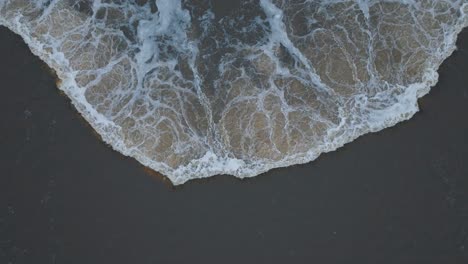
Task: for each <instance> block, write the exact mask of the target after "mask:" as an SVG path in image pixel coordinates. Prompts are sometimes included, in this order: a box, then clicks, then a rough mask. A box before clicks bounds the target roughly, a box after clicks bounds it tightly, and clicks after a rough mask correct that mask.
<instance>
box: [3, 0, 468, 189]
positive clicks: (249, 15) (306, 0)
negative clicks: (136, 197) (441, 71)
mask: <svg viewBox="0 0 468 264" xmlns="http://www.w3.org/2000/svg"><path fill="white" fill-rule="evenodd" d="M221 2H224V4H226V5H234V6H233V7H228V8H224V9H223V10H222V11H219V10H221V9H220V8H218V7H219V6H220V5H222V4H223V3H221ZM229 2H230V1H224V0H133V1H122V0H95V1H93V0H34V1H33V0H0V24H1V25H4V26H6V27H8V28H10V29H11V30H12V31H14V32H16V33H18V34H19V35H21V36H22V37H23V39H24V40H25V42H26V43H27V44H28V45H29V47H30V48H31V50H32V51H33V53H35V54H36V55H38V56H39V57H40V58H41V59H42V60H44V61H45V62H46V63H47V64H48V65H49V66H50V67H51V68H53V69H54V70H55V71H56V72H57V75H58V77H59V78H60V79H61V83H60V84H59V88H60V89H61V90H63V91H64V92H65V93H66V94H67V95H68V96H69V97H70V98H71V100H72V102H73V104H74V105H75V106H76V108H77V109H78V111H79V112H80V113H81V114H82V115H83V116H84V117H85V119H86V120H87V121H88V122H89V123H90V124H91V125H92V126H93V128H94V129H95V130H96V131H97V132H98V133H99V134H100V135H101V136H102V138H103V140H104V141H105V142H107V143H109V144H110V145H111V146H112V147H113V148H114V149H116V150H118V151H119V152H121V153H123V154H124V155H128V156H131V157H134V158H136V159H137V160H138V161H140V162H141V163H143V164H144V165H146V166H149V167H151V168H152V169H154V170H156V171H158V172H161V173H163V174H164V175H166V176H168V177H169V178H170V179H171V180H172V182H173V183H174V184H181V183H184V182H185V181H187V180H190V179H194V178H202V177H208V176H212V175H216V174H231V175H235V176H237V177H251V176H255V175H258V174H260V173H262V172H265V171H267V170H269V169H272V168H276V167H284V166H289V165H292V164H299V163H305V162H309V161H311V160H314V159H315V158H317V157H318V156H319V155H320V154H321V153H323V152H328V151H332V150H335V149H337V148H338V147H340V146H342V145H343V144H345V143H347V142H350V141H352V140H354V139H355V138H357V137H358V136H360V135H363V134H365V133H369V132H374V131H378V130H381V129H383V128H385V127H389V126H392V125H394V124H396V123H398V122H400V121H402V120H406V119H409V118H410V117H411V116H413V115H414V113H415V112H417V111H418V104H417V99H418V98H419V97H421V96H423V95H424V94H426V93H427V92H428V91H429V89H430V87H431V86H433V85H434V84H435V83H436V82H437V79H438V76H437V69H438V67H439V65H440V64H441V63H442V61H443V60H444V59H445V58H447V57H448V56H449V55H450V54H451V53H452V52H453V50H454V49H455V42H456V37H457V34H458V33H459V32H460V31H461V29H462V28H463V27H465V26H467V25H468V16H467V13H468V2H467V0H401V1H397V0H382V1H378V0H250V1H249V0H243V1H233V3H229ZM217 6H218V7H217Z"/></svg>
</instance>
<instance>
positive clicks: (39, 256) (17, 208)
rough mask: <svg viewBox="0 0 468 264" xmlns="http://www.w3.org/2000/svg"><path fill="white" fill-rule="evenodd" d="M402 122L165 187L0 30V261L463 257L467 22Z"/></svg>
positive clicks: (467, 187) (466, 249)
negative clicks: (103, 134)
mask: <svg viewBox="0 0 468 264" xmlns="http://www.w3.org/2000/svg"><path fill="white" fill-rule="evenodd" d="M458 46H459V47H460V49H459V50H458V51H456V52H455V53H454V55H453V56H452V57H450V58H449V59H448V60H447V61H446V62H445V63H444V64H443V66H442V67H441V69H440V71H439V72H440V81H439V84H438V85H437V86H436V87H434V88H433V89H432V91H431V93H430V94H429V95H428V96H426V97H424V98H423V99H422V100H421V108H422V111H421V112H420V113H418V114H416V116H415V117H414V118H413V119H411V120H410V121H408V122H404V123H402V124H399V125H397V126H396V127H394V128H391V129H386V130H384V131H383V132H380V133H377V134H371V135H366V136H364V137H362V138H360V139H358V140H356V141H354V142H352V143H350V144H348V145H346V146H345V147H344V148H342V149H340V150H338V151H336V152H333V153H329V154H326V155H323V156H322V157H321V158H319V159H318V160H317V161H315V162H312V163H310V164H307V165H303V166H295V167H290V168H285V169H277V170H273V171H272V172H269V173H268V174H267V175H264V176H259V177H256V178H253V179H250V180H245V181H241V180H237V179H235V178H232V177H227V176H219V177H215V178H213V179H209V180H202V181H192V182H189V183H187V184H185V185H183V186H180V187H177V188H172V187H171V186H170V185H169V184H168V183H167V181H164V180H162V179H160V178H158V177H154V176H152V175H150V173H148V172H147V171H145V169H144V168H143V167H142V166H141V165H139V164H138V163H137V162H136V161H135V160H133V159H130V158H125V157H123V156H122V155H121V154H119V153H117V152H115V151H113V150H111V148H109V147H107V146H106V145H104V144H103V143H101V141H100V140H99V139H98V137H97V136H96V135H95V134H94V133H93V131H92V129H90V127H89V126H88V125H86V123H85V122H84V121H83V120H82V119H81V118H80V117H79V115H78V114H77V113H76V111H75V110H74V108H73V107H72V106H71V104H70V102H69V100H68V99H67V98H66V97H65V96H63V95H60V93H59V92H58V90H57V88H56V87H55V83H54V78H53V77H52V74H50V73H49V70H48V69H47V67H46V66H45V65H44V64H43V63H42V62H41V61H40V60H39V59H38V58H36V57H34V56H33V55H32V54H31V53H30V52H29V50H28V48H27V47H26V45H25V44H23V42H22V40H21V39H20V37H18V36H16V35H14V34H12V33H10V32H9V31H8V30H6V29H5V28H1V29H0V58H1V60H0V80H1V82H0V87H1V91H2V97H1V100H2V101H1V104H0V120H1V122H0V209H1V210H0V263H34V264H42V263H69V264H71V263H77V264H93V263H96V264H98V263H99V264H102V263H112V264H119V263H135V264H142V263H319V264H324V263H359V264H363V263H369V264H382V263H398V264H404V263H424V264H428V263H468V118H467V117H466V115H467V113H468V74H467V72H468V30H465V31H464V32H463V33H462V35H461V37H460V39H459V42H458Z"/></svg>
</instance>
